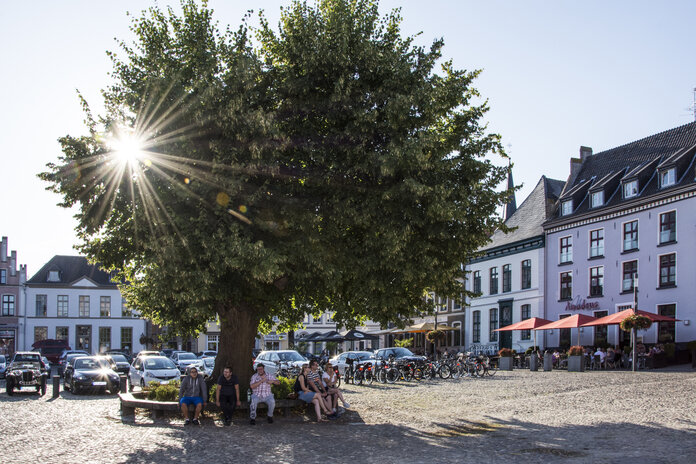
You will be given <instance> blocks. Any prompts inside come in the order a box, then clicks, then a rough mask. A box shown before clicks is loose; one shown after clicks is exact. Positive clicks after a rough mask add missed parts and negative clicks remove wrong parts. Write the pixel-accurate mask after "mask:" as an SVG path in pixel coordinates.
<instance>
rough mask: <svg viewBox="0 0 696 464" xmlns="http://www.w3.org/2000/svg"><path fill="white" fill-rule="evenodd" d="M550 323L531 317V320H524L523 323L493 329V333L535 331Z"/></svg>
mask: <svg viewBox="0 0 696 464" xmlns="http://www.w3.org/2000/svg"><path fill="white" fill-rule="evenodd" d="M550 322H551V321H547V320H546V319H542V318H540V317H533V318H531V319H525V320H524V321H520V322H515V323H514V324H512V325H506V326H505V327H501V328H499V329H495V330H494V331H493V332H504V331H508V330H531V329H536V328H537V327H539V326H542V325H545V324H549V323H550Z"/></svg>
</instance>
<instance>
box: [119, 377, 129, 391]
mask: <svg viewBox="0 0 696 464" xmlns="http://www.w3.org/2000/svg"><path fill="white" fill-rule="evenodd" d="M118 378H119V380H120V384H119V390H120V391H121V393H127V392H128V381H127V380H126V376H125V375H119V376H118Z"/></svg>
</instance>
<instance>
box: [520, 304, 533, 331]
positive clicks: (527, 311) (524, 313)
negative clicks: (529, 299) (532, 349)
mask: <svg viewBox="0 0 696 464" xmlns="http://www.w3.org/2000/svg"><path fill="white" fill-rule="evenodd" d="M520 312H521V314H520V320H522V321H526V320H527V319H529V318H531V317H532V305H529V304H523V305H522V306H520ZM520 332H521V334H520V339H521V340H531V339H532V331H531V330H522V331H520Z"/></svg>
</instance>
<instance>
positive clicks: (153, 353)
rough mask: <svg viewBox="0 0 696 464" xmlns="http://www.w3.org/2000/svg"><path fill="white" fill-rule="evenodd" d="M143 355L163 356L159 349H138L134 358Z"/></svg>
mask: <svg viewBox="0 0 696 464" xmlns="http://www.w3.org/2000/svg"><path fill="white" fill-rule="evenodd" d="M144 356H163V355H162V354H161V352H159V351H139V352H138V353H137V354H136V355H135V356H134V357H133V359H135V358H142V357H144ZM131 364H133V361H132V360H131Z"/></svg>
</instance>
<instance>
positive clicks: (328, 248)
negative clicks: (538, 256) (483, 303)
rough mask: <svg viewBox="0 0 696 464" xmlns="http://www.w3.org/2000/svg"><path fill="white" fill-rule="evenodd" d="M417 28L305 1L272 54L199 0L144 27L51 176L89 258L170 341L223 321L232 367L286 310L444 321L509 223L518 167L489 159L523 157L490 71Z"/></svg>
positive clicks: (340, 1)
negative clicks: (455, 56) (447, 301)
mask: <svg viewBox="0 0 696 464" xmlns="http://www.w3.org/2000/svg"><path fill="white" fill-rule="evenodd" d="M400 22H401V18H400V17H399V14H398V12H397V11H394V12H391V13H389V14H387V15H386V16H384V17H380V15H379V12H378V4H377V2H376V1H370V0H365V1H359V2H355V1H351V0H320V1H319V2H318V4H317V5H316V6H309V5H307V4H305V3H301V2H293V3H292V4H291V5H290V6H289V7H288V8H285V9H283V10H282V12H281V16H280V20H279V23H278V30H273V29H272V27H271V26H270V24H269V23H268V22H267V21H265V19H263V17H262V18H261V25H260V27H259V29H258V30H257V31H256V38H257V40H258V42H257V46H252V45H251V41H250V39H249V31H248V28H247V26H246V23H242V25H241V26H240V27H239V28H238V29H236V30H234V29H230V30H228V31H227V32H221V31H219V30H218V27H217V25H216V23H215V22H214V20H213V19H212V10H210V9H208V8H207V6H206V5H205V4H203V5H202V6H199V5H198V4H197V3H196V2H195V1H194V0H183V1H182V13H181V15H180V16H177V15H176V13H175V12H174V10H173V9H172V10H166V11H162V10H161V9H159V7H156V6H155V7H152V8H150V9H149V10H147V12H145V13H144V14H143V16H141V17H139V18H135V19H134V21H133V25H132V31H133V34H134V37H135V41H134V43H133V44H128V43H125V42H122V43H121V44H120V45H121V49H122V52H121V54H117V53H110V54H109V56H110V57H111V59H112V61H113V68H114V69H113V73H112V77H113V79H114V81H113V83H112V84H111V85H110V86H109V87H107V88H106V89H105V90H104V97H105V102H104V104H105V108H106V111H105V114H104V115H103V116H100V117H99V118H97V119H96V120H95V119H94V118H92V115H91V113H90V112H89V108H88V107H87V106H86V103H85V107H86V110H87V118H86V119H87V124H88V129H89V134H87V135H84V136H70V135H68V136H65V137H63V138H61V139H60V143H61V146H62V151H63V154H62V156H61V157H60V159H59V162H58V163H57V164H54V163H51V164H49V165H48V170H47V172H44V173H42V174H40V177H41V178H42V179H43V180H45V181H47V182H48V184H49V187H48V188H49V189H50V190H52V191H54V192H57V193H59V194H60V195H61V196H62V202H61V206H64V207H69V208H73V207H74V208H75V211H76V214H75V217H76V219H77V232H78V236H79V238H80V240H81V246H80V251H81V252H82V253H84V254H86V255H87V256H88V257H89V258H90V259H92V260H94V261H98V262H100V263H101V264H102V266H104V267H105V268H106V269H109V270H111V269H118V270H121V271H122V274H121V277H122V278H123V279H124V281H127V282H129V285H128V286H123V287H122V289H121V290H122V292H123V294H124V295H125V297H126V300H127V303H128V306H129V307H134V308H137V309H138V311H139V312H140V313H141V314H142V315H143V316H145V317H146V318H148V319H150V320H152V321H153V322H155V323H156V324H160V325H168V326H169V328H170V332H169V334H170V335H176V334H188V333H195V332H198V331H201V330H203V329H204V327H205V324H206V321H208V320H210V319H213V318H214V317H216V316H217V315H220V322H221V332H222V333H221V344H220V350H219V351H220V353H219V357H220V358H221V359H222V360H223V363H224V362H227V361H228V360H231V361H232V362H233V364H235V365H240V366H241V365H246V364H247V363H248V358H249V352H250V351H251V348H252V343H253V336H254V335H255V334H256V332H257V330H259V329H260V330H268V329H269V328H270V327H271V326H272V325H273V322H272V318H273V317H274V316H278V317H279V318H280V320H281V323H280V325H279V326H278V330H279V331H283V330H287V329H291V328H294V327H297V326H298V325H299V324H300V323H301V320H302V318H303V317H304V314H305V312H307V311H308V308H312V309H313V310H314V311H318V312H319V311H327V310H330V311H332V312H333V317H334V320H335V321H336V322H337V323H338V324H339V325H345V326H347V327H354V326H356V325H359V324H360V323H361V322H362V321H364V320H365V319H366V318H370V319H372V320H373V321H376V322H378V323H382V324H386V323H387V322H390V321H394V320H405V319H407V318H408V317H410V316H414V315H418V314H421V313H423V312H424V311H425V312H427V311H432V310H433V307H432V303H426V302H425V300H424V298H423V295H424V293H425V292H428V291H432V292H435V293H437V294H438V295H439V296H441V297H448V296H449V297H452V298H459V297H460V294H461V292H462V286H461V284H460V283H459V282H458V281H457V278H461V277H462V274H461V270H460V263H461V262H462V261H463V260H464V259H466V257H467V256H472V255H473V254H474V253H475V252H476V250H477V249H478V248H480V247H481V246H483V245H484V244H486V243H487V240H488V234H489V232H490V231H492V230H494V229H495V228H498V227H501V226H502V224H501V221H500V218H499V217H498V215H497V214H496V209H497V208H498V207H499V206H500V205H502V204H503V203H504V202H505V201H506V199H507V197H508V196H509V194H510V192H505V191H503V192H498V191H496V188H497V186H498V185H500V183H501V182H502V181H503V180H504V178H505V175H506V173H507V170H508V168H507V167H496V166H495V165H494V164H493V163H492V162H491V161H490V160H489V159H487V156H488V155H491V154H500V155H504V154H503V151H502V148H501V143H500V138H499V136H498V135H495V134H489V133H487V132H486V126H485V123H484V120H483V118H484V115H485V113H486V111H487V110H488V107H487V105H486V103H482V104H476V103H475V102H476V101H479V93H478V92H477V90H476V89H475V88H474V87H473V86H472V84H473V81H474V80H475V78H476V77H477V76H478V74H479V71H466V70H458V69H455V68H454V67H453V65H452V62H451V61H447V60H446V59H444V57H443V52H442V51H443V47H444V42H443V41H442V40H439V39H438V40H435V41H433V43H432V45H431V46H430V47H429V48H424V47H418V46H414V45H413V39H412V38H411V37H403V36H402V34H401V31H400ZM130 131H135V132H136V133H137V135H138V136H139V137H140V138H141V139H142V140H143V141H144V144H145V146H146V149H147V150H148V151H147V153H145V154H141V156H140V159H139V160H136V161H133V162H129V163H126V162H123V161H121V160H120V159H119V158H118V157H116V156H114V153H112V152H111V151H110V146H109V140H111V139H113V138H117V137H120V136H122V135H123V134H124V133H128V132H130ZM240 339H241V340H243V341H242V342H236V341H235V342H233V341H232V340H240ZM240 343H241V344H240ZM244 375H246V374H244ZM244 380H245V379H242V378H241V377H240V381H244Z"/></svg>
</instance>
